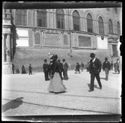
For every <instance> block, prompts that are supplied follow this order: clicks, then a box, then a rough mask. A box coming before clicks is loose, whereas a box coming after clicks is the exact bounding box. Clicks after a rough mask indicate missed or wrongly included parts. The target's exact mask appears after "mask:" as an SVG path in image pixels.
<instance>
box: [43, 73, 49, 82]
mask: <svg viewBox="0 0 125 123" xmlns="http://www.w3.org/2000/svg"><path fill="white" fill-rule="evenodd" d="M44 76H45V80H46V81H47V80H49V77H48V72H44Z"/></svg>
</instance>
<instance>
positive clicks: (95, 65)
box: [89, 53, 102, 92]
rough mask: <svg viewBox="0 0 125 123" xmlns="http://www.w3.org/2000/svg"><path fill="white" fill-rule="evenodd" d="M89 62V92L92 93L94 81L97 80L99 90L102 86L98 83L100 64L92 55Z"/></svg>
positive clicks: (92, 54)
mask: <svg viewBox="0 0 125 123" xmlns="http://www.w3.org/2000/svg"><path fill="white" fill-rule="evenodd" d="M90 57H91V60H90V65H89V72H90V74H91V83H90V90H89V91H90V92H91V91H94V80H95V78H96V79H97V82H98V84H99V87H100V89H102V84H101V81H100V76H99V74H100V72H101V62H100V60H99V59H98V58H96V57H95V54H94V53H91V54H90Z"/></svg>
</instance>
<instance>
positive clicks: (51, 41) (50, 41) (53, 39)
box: [45, 33, 60, 46]
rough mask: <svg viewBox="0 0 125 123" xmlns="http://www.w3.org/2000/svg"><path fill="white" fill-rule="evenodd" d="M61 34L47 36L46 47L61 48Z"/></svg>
mask: <svg viewBox="0 0 125 123" xmlns="http://www.w3.org/2000/svg"><path fill="white" fill-rule="evenodd" d="M59 40H60V39H59V34H47V33H46V34H45V46H59Z"/></svg>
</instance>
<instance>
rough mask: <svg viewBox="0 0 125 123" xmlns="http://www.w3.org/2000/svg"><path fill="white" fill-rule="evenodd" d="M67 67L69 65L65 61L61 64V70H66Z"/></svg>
mask: <svg viewBox="0 0 125 123" xmlns="http://www.w3.org/2000/svg"><path fill="white" fill-rule="evenodd" d="M68 67H69V66H68V64H67V63H66V62H65V63H64V64H63V70H64V71H67V70H68Z"/></svg>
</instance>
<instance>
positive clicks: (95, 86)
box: [88, 84, 100, 89]
mask: <svg viewBox="0 0 125 123" xmlns="http://www.w3.org/2000/svg"><path fill="white" fill-rule="evenodd" d="M88 87H89V88H90V84H88ZM94 88H97V89H100V87H98V86H97V85H94Z"/></svg>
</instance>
